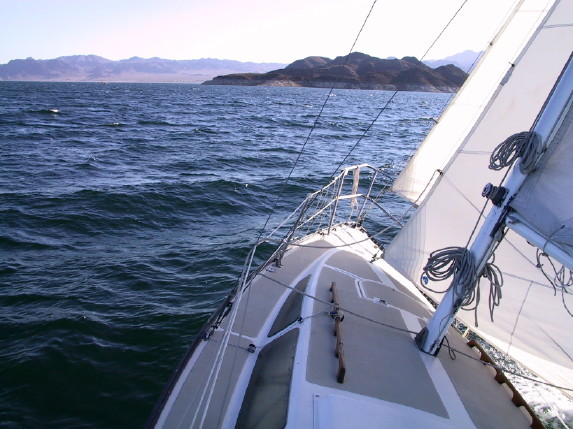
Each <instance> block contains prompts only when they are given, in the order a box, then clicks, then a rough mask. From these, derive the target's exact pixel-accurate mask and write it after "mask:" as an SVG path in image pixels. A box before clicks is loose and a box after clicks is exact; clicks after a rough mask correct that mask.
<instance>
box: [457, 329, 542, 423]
mask: <svg viewBox="0 0 573 429" xmlns="http://www.w3.org/2000/svg"><path fill="white" fill-rule="evenodd" d="M467 344H468V346H470V347H473V348H475V349H476V350H479V352H480V360H482V361H484V362H487V363H489V364H491V365H494V367H493V368H494V369H495V377H494V379H495V381H497V382H498V383H499V384H506V385H507V387H509V389H510V390H511V393H512V397H511V402H513V404H514V405H515V406H516V407H523V408H525V409H526V410H527V412H528V413H529V415H530V416H531V419H532V422H531V426H530V427H531V428H532V429H544V428H545V426H544V425H543V423H541V420H539V417H537V415H536V414H535V412H534V411H533V409H531V407H530V406H529V404H528V403H527V402H525V399H523V396H521V394H520V393H519V392H518V391H517V389H516V388H515V386H514V385H513V384H512V383H511V381H509V379H508V378H507V377H506V376H505V374H504V373H503V372H502V371H501V370H500V369H499V368H497V363H495V361H494V360H493V359H492V358H491V357H490V356H489V354H488V353H487V352H486V351H485V350H484V349H483V347H482V346H480V345H479V343H478V342H477V341H476V340H470V341H468V343H467Z"/></svg>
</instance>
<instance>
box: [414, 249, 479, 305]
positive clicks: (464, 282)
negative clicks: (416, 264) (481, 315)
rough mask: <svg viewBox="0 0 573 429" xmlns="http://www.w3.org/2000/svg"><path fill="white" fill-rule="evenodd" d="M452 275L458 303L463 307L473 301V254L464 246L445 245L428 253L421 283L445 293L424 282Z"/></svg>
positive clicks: (444, 278)
mask: <svg viewBox="0 0 573 429" xmlns="http://www.w3.org/2000/svg"><path fill="white" fill-rule="evenodd" d="M451 276H453V277H454V278H453V280H452V284H455V285H456V287H457V291H456V292H457V296H458V298H459V299H461V302H460V305H461V306H463V307H465V306H468V305H470V304H471V303H472V302H473V301H474V290H475V285H476V282H477V276H476V267H475V261H474V258H473V255H472V254H471V253H470V251H469V250H468V249H466V248H465V247H446V248H444V249H440V250H436V251H434V252H432V253H431V254H430V257H429V258H428V262H427V263H426V265H425V266H424V268H423V272H422V277H421V284H422V286H423V287H424V288H426V289H428V290H429V291H431V292H434V293H445V292H446V291H445V290H444V291H436V290H432V289H430V288H429V287H428V286H427V285H426V283H427V280H430V281H442V280H446V279H448V278H450V277H451Z"/></svg>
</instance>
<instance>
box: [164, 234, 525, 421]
mask: <svg viewBox="0 0 573 429" xmlns="http://www.w3.org/2000/svg"><path fill="white" fill-rule="evenodd" d="M366 239H367V236H366V235H365V234H364V233H363V232H361V231H360V230H358V229H353V228H348V227H339V228H338V230H337V231H335V232H334V233H332V234H331V235H330V236H328V237H327V238H325V237H322V236H320V235H313V236H310V237H309V239H307V240H305V241H304V242H303V243H301V244H302V246H294V247H292V248H291V249H290V250H289V251H288V252H287V253H286V254H285V256H284V258H283V260H282V267H280V268H278V269H276V270H273V269H269V270H265V271H263V272H262V273H261V274H260V275H259V276H258V277H257V278H256V279H255V281H254V282H253V284H252V285H251V287H250V288H249V289H248V291H247V292H246V293H245V294H244V296H243V297H242V299H241V302H240V305H239V307H238V308H237V312H236V315H235V319H234V324H233V329H232V332H231V333H230V336H229V340H228V346H227V347H226V348H224V349H221V348H220V346H221V345H222V344H224V338H225V336H224V329H225V327H226V326H228V323H229V320H230V319H231V317H232V313H231V314H230V316H229V317H227V318H226V319H225V321H224V322H223V324H222V325H221V327H220V328H219V329H218V330H217V331H216V332H215V334H214V335H213V337H212V338H211V339H210V340H209V341H203V342H201V343H200V345H199V347H198V348H197V349H196V351H195V353H194V355H193V357H192V358H191V359H190V360H189V362H188V363H187V366H186V367H185V368H184V369H183V370H182V372H181V375H180V378H179V380H178V382H177V383H176V384H175V386H174V388H173V390H172V393H171V396H170V397H169V399H168V400H167V402H166V403H165V404H164V407H163V412H162V413H161V415H160V416H159V419H158V421H157V425H156V426H157V427H168V428H198V427H205V428H215V427H227V428H233V427H277V426H278V427H282V426H283V425H284V418H283V417H281V416H278V415H275V414H280V413H281V412H282V411H281V410H283V409H284V411H285V413H286V427H289V428H312V427H314V428H339V427H340V428H348V427H361V428H369V427H372V428H374V427H426V428H427V427H440V428H442V427H455V428H469V427H480V428H481V427H483V428H497V427H504V428H518V427H528V426H529V423H528V421H527V419H526V417H525V416H524V413H523V412H522V410H521V409H518V408H517V407H515V406H514V405H513V404H512V402H511V400H510V396H509V395H508V394H507V392H506V389H504V388H503V387H502V386H501V385H499V384H498V383H497V382H496V381H495V380H494V379H493V375H492V374H491V372H490V371H489V370H488V368H486V367H485V366H483V365H482V364H481V363H479V362H477V361H475V360H472V359H469V358H467V357H465V356H463V355H460V354H458V355H457V358H456V359H455V360H452V359H451V358H450V356H449V355H448V352H447V350H446V349H445V348H444V349H443V350H442V351H441V352H440V354H439V356H438V357H437V358H436V357H432V356H429V355H426V354H424V353H422V352H420V351H419V350H418V348H417V346H416V345H415V343H414V335H413V334H411V333H409V332H405V331H413V332H418V331H419V330H420V329H421V328H422V327H423V326H425V324H426V322H427V319H428V317H429V315H430V314H431V311H432V310H431V307H430V306H429V305H428V304H427V303H426V302H425V301H424V299H423V297H422V296H421V295H420V294H419V292H417V291H416V290H415V289H412V286H411V285H407V284H405V283H404V282H401V281H400V276H399V275H397V274H396V273H395V272H394V271H393V270H392V269H391V267H388V266H387V265H386V264H385V263H384V261H376V262H375V263H371V262H370V260H371V259H372V256H373V255H374V254H376V253H377V252H378V250H379V249H378V248H377V247H376V246H375V245H374V244H373V243H372V242H371V241H369V240H366ZM356 242H360V243H359V244H354V245H352V246H347V245H345V243H356ZM391 276H392V277H391ZM332 282H335V283H336V285H337V290H338V294H339V305H340V307H341V308H342V309H343V311H344V312H345V318H344V321H343V322H342V324H341V325H342V332H343V339H344V354H345V358H346V377H345V380H344V383H342V384H340V383H338V382H337V381H336V374H337V369H338V359H337V357H336V356H335V346H336V337H335V336H334V335H333V327H334V320H333V318H332V317H331V316H330V315H328V314H327V313H328V311H329V310H331V309H332V305H330V304H329V303H330V300H331V292H330V285H331V283H332ZM304 284H306V289H305V291H304V294H305V296H304V298H303V299H302V304H301V306H300V317H301V318H302V320H299V321H294V323H291V324H288V323H287V325H288V326H286V328H285V329H282V330H279V331H278V333H276V334H274V335H272V336H270V337H269V336H268V333H269V331H271V328H272V327H273V325H274V324H275V319H276V318H277V315H279V313H281V308H282V307H283V305H284V304H285V302H289V303H291V301H287V299H290V300H292V299H293V297H291V298H288V297H289V295H291V294H295V293H296V292H293V290H292V289H293V288H296V287H297V285H298V287H299V289H300V288H301V287H303V286H304ZM289 305H290V304H288V305H286V307H288V306H289ZM293 308H297V307H296V305H295V306H293ZM283 313H284V310H283V312H282V313H281V314H283ZM289 317H290V318H291V319H292V315H288V314H287V316H286V319H285V320H287V322H288V320H290V319H289ZM282 318H284V316H280V317H279V319H282ZM295 319H296V318H295ZM277 323H278V322H277ZM385 325H389V326H391V327H396V328H399V329H401V330H397V329H393V328H391V327H388V326H385ZM275 330H276V325H275ZM293 330H296V331H297V332H296V333H291V334H290V336H289V338H298V341H297V342H296V343H293V345H292V347H291V346H288V345H287V346H281V347H285V348H284V349H281V350H287V351H289V352H288V353H287V352H281V351H279V352H276V351H275V352H271V351H270V347H269V348H267V349H266V350H268V351H269V352H268V354H269V356H270V355H272V356H273V359H275V360H276V362H275V361H273V362H271V363H270V365H269V366H267V367H264V368H262V367H261V368H258V369H257V370H256V373H257V374H258V375H257V376H256V377H259V378H261V380H263V379H264V383H263V384H264V387H260V389H259V387H258V386H259V385H258V384H255V385H254V387H251V388H250V390H249V391H248V393H247V402H249V404H248V405H250V407H251V411H252V412H251V413H250V414H249V413H245V411H241V409H242V407H247V406H246V405H245V406H244V405H243V398H244V397H245V392H246V391H247V390H248V388H247V386H249V383H250V382H251V378H252V372H253V368H255V363H256V362H257V358H258V357H259V353H261V350H262V349H263V348H264V347H265V346H266V345H267V344H270V343H273V341H275V340H277V339H278V338H281V337H282V336H283V335H285V334H286V333H288V332H292V331H293ZM239 332H241V333H242V334H239ZM448 338H449V342H450V345H451V346H452V347H454V348H456V349H458V350H465V351H466V352H468V353H471V349H470V348H469V347H468V346H466V345H465V341H464V340H463V339H462V338H461V337H460V336H459V335H457V334H456V333H455V332H451V333H450V334H449V336H448ZM284 340H285V341H286V337H285V338H284ZM289 341H290V340H289ZM249 344H254V345H255V346H256V351H255V353H251V352H249V351H248V350H247V349H248V346H249ZM273 344H277V343H273ZM290 351H292V353H291V354H290V355H289V353H290ZM219 352H220V353H221V356H222V357H223V359H222V360H221V361H220V362H219V361H217V359H216V357H217V354H218V353H219ZM273 353H274V354H273ZM291 366H292V370H291V369H290V367H291ZM260 374H264V376H263V375H260ZM210 376H212V378H213V380H215V382H214V384H213V385H210V384H209V377H210ZM291 376H292V377H291ZM256 377H255V376H253V378H256ZM255 381H256V380H255ZM273 383H274V384H276V386H273ZM275 387H276V389H275ZM261 389H262V390H261ZM281 392H283V393H281ZM285 392H286V394H285ZM274 395H276V397H275V396H274ZM281 395H283V396H284V395H287V396H285V397H284V399H280V398H281ZM277 398H278V399H277ZM285 402H286V403H285ZM247 408H249V407H247ZM239 415H241V417H240V419H239V423H238V424H237V418H238V416H239ZM269 416H270V417H269ZM277 422H278V423H277ZM281 422H283V423H281Z"/></svg>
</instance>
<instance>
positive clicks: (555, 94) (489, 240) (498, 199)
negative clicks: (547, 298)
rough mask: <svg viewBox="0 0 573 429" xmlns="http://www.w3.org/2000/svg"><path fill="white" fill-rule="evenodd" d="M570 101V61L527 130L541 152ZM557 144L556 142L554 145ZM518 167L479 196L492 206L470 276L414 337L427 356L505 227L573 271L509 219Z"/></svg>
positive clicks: (520, 179) (564, 257) (474, 248)
mask: <svg viewBox="0 0 573 429" xmlns="http://www.w3.org/2000/svg"><path fill="white" fill-rule="evenodd" d="M572 101H573V64H572V62H571V58H570V60H569V62H568V64H567V65H566V67H565V70H564V71H563V73H562V75H561V77H560V79H559V81H558V82H557V84H556V86H555V87H554V90H553V91H552V92H551V94H550V96H549V99H548V100H547V102H546V104H545V106H544V107H543V109H542V111H541V113H540V115H539V117H538V120H537V121H536V123H535V125H534V126H533V129H532V130H531V131H532V132H533V133H536V134H537V135H538V136H539V137H540V139H541V144H542V146H543V147H544V148H545V150H546V149H547V148H548V147H549V146H550V145H551V144H553V143H554V139H553V138H554V136H555V133H556V132H557V129H558V128H559V125H560V124H561V123H562V122H563V120H564V118H565V116H566V114H567V113H568V111H569V110H570V109H571V103H572ZM558 143H559V142H558V141H557V142H555V143H554V144H558ZM520 164H521V160H518V161H517V162H516V163H515V164H514V167H513V169H512V171H511V174H510V175H509V177H508V178H507V180H506V181H505V182H504V184H503V186H501V187H499V188H496V187H494V186H493V185H491V184H487V185H486V187H485V188H484V193H483V194H482V195H484V196H486V197H487V198H489V199H491V200H492V202H493V204H494V205H493V207H492V208H491V210H490V212H489V214H488V216H487V218H486V220H485V222H484V224H483V226H482V227H481V229H480V230H479V232H478V234H477V235H476V238H475V240H474V242H473V244H472V245H471V247H470V249H469V255H468V258H469V259H470V260H471V262H473V263H470V264H468V265H467V266H471V269H472V270H473V272H470V273H465V275H458V276H456V277H455V279H454V281H453V282H452V284H451V285H450V287H449V289H448V291H447V292H446V295H445V296H444V298H443V299H442V302H441V303H440V305H439V306H438V308H437V309H436V311H435V313H434V316H433V317H432V318H431V319H430V321H429V323H428V325H427V327H426V328H424V329H422V331H420V333H419V334H418V335H417V337H416V341H417V343H418V345H419V347H420V349H421V350H422V351H424V352H426V353H428V354H431V355H436V354H437V353H438V351H439V349H440V346H441V344H442V341H443V338H444V336H445V334H446V332H447V329H448V327H449V326H450V324H451V323H452V321H453V319H454V318H455V317H456V313H457V311H458V310H459V309H460V307H461V305H462V303H463V301H464V299H465V296H466V294H467V293H468V289H471V288H475V286H476V284H477V279H478V277H479V276H480V275H481V273H482V271H483V269H484V267H485V265H486V262H487V261H488V259H489V258H490V257H491V255H492V253H493V250H494V249H495V247H496V246H497V243H499V241H501V239H502V238H503V231H504V229H505V228H506V225H507V226H509V227H510V228H512V229H514V230H515V231H516V232H517V233H518V234H520V235H522V236H523V237H524V238H526V239H528V240H529V239H531V240H533V241H534V242H533V244H535V245H537V246H538V247H540V248H543V250H544V251H545V252H547V253H549V254H550V256H553V257H554V258H555V259H556V260H558V261H560V262H561V263H563V264H564V265H565V266H567V267H568V268H569V269H573V260H572V258H571V256H570V255H569V254H568V253H567V252H564V251H563V250H562V249H560V248H559V246H557V245H555V244H553V243H551V242H550V240H549V239H548V238H543V237H541V236H539V234H538V233H537V232H536V231H534V230H532V229H531V228H529V227H528V226H527V225H526V224H525V223H522V222H516V221H515V217H512V215H511V212H512V209H511V206H510V204H511V202H512V201H513V200H514V198H515V196H516V195H517V193H518V192H519V190H520V189H521V187H522V185H523V183H524V181H525V179H526V178H527V176H528V174H524V173H523V172H522V171H521V168H519V167H520ZM488 191H489V192H488ZM463 269H466V268H463ZM468 269H470V268H468ZM468 278H469V279H471V280H469V281H470V282H471V283H472V284H471V285H467V284H462V282H464V281H465V282H467V281H468Z"/></svg>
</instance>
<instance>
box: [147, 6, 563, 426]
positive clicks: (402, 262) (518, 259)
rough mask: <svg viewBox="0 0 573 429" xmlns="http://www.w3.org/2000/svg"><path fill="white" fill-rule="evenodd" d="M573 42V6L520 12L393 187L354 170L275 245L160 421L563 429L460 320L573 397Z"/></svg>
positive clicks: (211, 334)
mask: <svg viewBox="0 0 573 429" xmlns="http://www.w3.org/2000/svg"><path fill="white" fill-rule="evenodd" d="M572 47H573V0H556V1H546V0H543V1H540V0H527V1H521V2H519V4H518V5H517V6H516V8H515V10H514V11H513V13H512V14H511V15H510V16H509V18H508V20H507V22H506V23H505V24H504V26H503V27H502V28H501V30H500V31H499V33H498V34H497V36H496V38H495V39H494V40H493V41H492V43H491V45H490V47H489V48H488V50H487V51H486V52H485V53H484V55H483V56H482V57H481V59H480V61H479V63H478V64H477V65H476V67H475V68H474V70H473V72H472V74H471V75H470V76H469V78H468V79H467V81H466V83H465V84H464V86H463V87H462V89H461V90H460V92H459V93H458V94H457V95H456V97H455V99H454V100H453V101H452V102H451V103H450V105H449V107H448V108H447V109H446V111H445V112H444V113H443V115H442V116H441V118H440V119H439V120H438V121H437V124H436V126H435V127H434V129H433V130H432V131H431V132H430V134H429V135H428V136H427V138H426V139H425V141H424V142H423V143H422V145H421V146H420V148H419V150H418V151H417V152H416V154H415V155H414V156H413V157H412V158H411V160H410V161H409V163H408V164H407V166H406V168H405V169H404V170H403V171H402V173H401V174H400V175H399V176H398V178H397V179H396V180H395V181H394V182H393V183H390V182H389V177H388V175H387V173H386V172H385V171H384V170H383V169H379V168H375V167H372V166H370V165H367V164H362V165H356V166H351V167H347V168H344V169H343V170H342V172H341V173H340V175H338V176H337V177H334V178H333V179H332V181H331V182H330V183H328V184H327V185H326V186H325V187H324V188H322V189H320V190H318V191H317V192H315V193H313V194H311V195H309V196H308V197H307V198H306V199H305V200H304V201H303V203H302V204H301V205H300V206H299V207H298V208H297V209H296V210H295V212H294V213H293V215H291V217H289V218H288V219H287V221H285V223H284V224H283V226H282V228H278V229H276V230H275V231H274V232H273V233H271V234H269V235H268V236H265V237H262V238H261V239H260V240H258V242H257V244H256V245H255V246H254V247H253V249H252V250H251V252H250V253H249V256H248V258H247V261H246V263H245V267H244V271H243V274H242V275H241V277H240V279H239V282H238V283H237V285H236V287H235V288H234V289H233V290H232V292H231V294H230V295H229V296H228V298H227V299H226V301H225V302H224V303H223V304H222V305H221V307H220V308H219V310H218V311H217V312H216V313H215V314H214V315H213V316H212V317H211V319H210V320H209V322H208V323H207V324H206V325H205V327H204V328H203V329H202V330H201V332H200V333H199V335H198V336H197V338H196V340H195V342H194V343H193V344H192V346H191V348H190V350H189V352H188V354H187V355H186V357H185V359H184V360H183V361H182V363H181V365H180V366H179V368H178V369H177V370H176V372H175V374H174V376H173V378H172V380H171V381H170V383H169V385H168V387H167V388H166V389H165V391H164V392H163V394H162V397H161V399H160V401H159V402H158V404H157V406H156V408H155V411H154V413H153V415H152V417H151V418H150V421H149V422H148V426H149V427H155V428H183V427H184V428H232V427H235V428H278V427H281V428H282V427H288V428H312V427H314V428H348V427H361V428H362V427H363V428H375V427H426V428H428V427H429V428H443V427H451V428H471V427H477V428H500V427H503V428H523V427H533V428H538V427H543V424H542V423H541V422H540V420H539V419H538V418H537V416H536V415H535V413H533V411H532V409H531V407H530V406H529V405H528V404H527V403H526V401H525V400H524V399H523V398H522V396H521V395H520V394H519V392H517V390H516V389H515V387H514V386H513V384H512V383H511V382H510V381H509V380H508V378H507V377H506V375H505V374H504V372H503V371H502V370H501V369H500V368H499V367H498V365H497V364H496V363H495V362H494V360H492V359H491V357H490V356H489V354H488V352H487V351H486V350H485V349H484V348H483V347H481V345H480V344H481V343H480V342H478V341H469V342H468V341H467V339H466V338H465V336H464V335H462V333H461V332H460V326H462V325H463V327H464V329H468V330H471V331H472V332H475V333H476V334H478V335H479V336H480V337H481V338H483V339H484V340H485V341H487V342H488V343H489V344H491V345H493V346H495V347H496V348H497V349H498V350H500V351H501V352H502V353H503V354H504V355H506V356H508V357H509V358H511V359H514V360H515V361H517V362H519V363H520V364H522V365H523V366H525V367H526V368H528V369H529V370H530V371H531V372H532V373H533V374H535V375H536V376H538V377H539V379H540V380H542V382H544V383H547V384H550V385H552V386H555V387H556V388H558V389H561V391H562V392H563V393H564V394H565V395H568V396H569V397H573V333H572V332H573V331H572V330H571V326H572V324H573V317H572V315H573V302H571V301H570V299H569V295H570V293H571V291H570V288H569V289H568V286H570V284H571V270H572V269H573V259H572V258H573V203H572V202H571V201H572V200H571V194H572V191H573V181H572V179H573V178H572V175H573V168H571V166H572V165H573V109H572V108H571V105H572V102H573V62H572V59H571V50H572ZM391 191H393V192H395V193H397V194H399V195H401V196H403V197H404V198H406V199H407V200H409V201H411V202H412V204H413V205H414V206H415V211H414V212H413V214H412V215H411V216H410V218H409V220H408V221H407V222H406V223H405V224H404V225H402V226H401V228H400V231H399V232H398V234H397V235H396V236H395V238H394V239H393V240H392V241H391V243H390V244H389V245H388V246H385V247H384V246H382V245H379V244H378V243H379V242H380V240H379V239H380V236H381V234H384V233H386V232H385V231H386V229H383V230H382V232H379V231H378V232H374V233H373V232H369V231H367V230H366V229H365V227H364V225H365V224H366V222H365V219H366V216H379V217H380V218H381V219H382V220H381V221H380V222H379V223H384V222H385V220H387V219H388V220H392V221H393V220H396V219H393V216H392V215H391V214H390V213H389V212H388V211H387V210H385V208H384V202H383V197H384V196H385V195H386V194H387V193H388V192H391ZM381 197H382V198H381ZM285 230H286V233H285V234H284V235H283V236H279V232H280V231H285ZM265 243H274V244H276V249H275V250H274V251H273V252H272V255H270V257H268V258H267V259H266V260H265V262H263V263H262V264H259V265H258V266H257V267H254V264H255V262H254V261H256V260H257V258H258V257H259V256H258V254H259V253H258V251H260V248H263V247H265V246H263V244H265ZM442 280H443V282H442V283H439V281H442ZM478 298H480V299H478ZM467 307H470V310H471V311H465V309H467Z"/></svg>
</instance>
